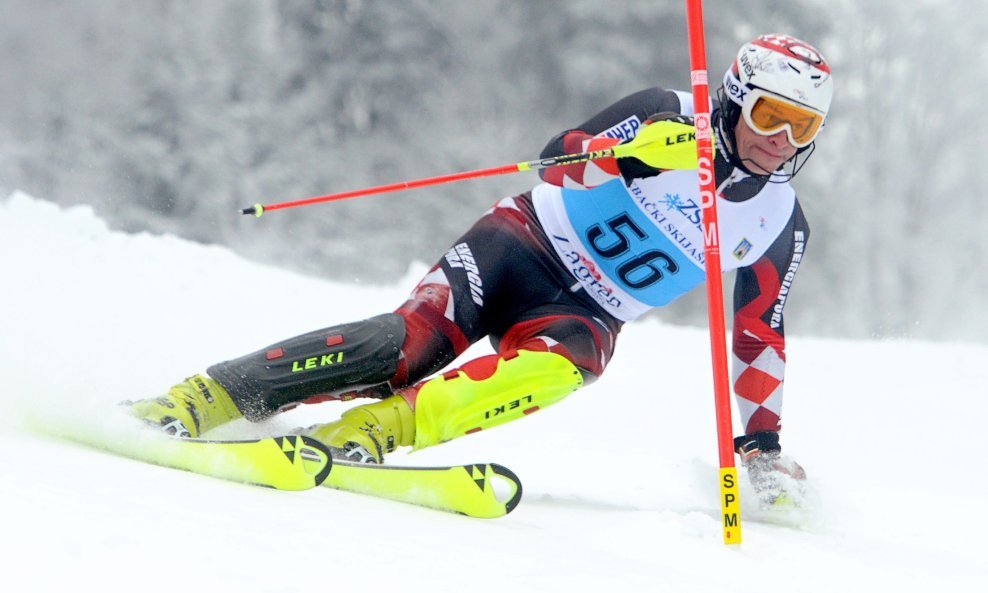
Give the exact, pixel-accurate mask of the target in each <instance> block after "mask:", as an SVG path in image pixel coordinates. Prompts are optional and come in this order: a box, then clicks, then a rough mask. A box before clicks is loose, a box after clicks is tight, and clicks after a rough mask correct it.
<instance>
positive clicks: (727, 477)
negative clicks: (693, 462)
mask: <svg viewBox="0 0 988 593" xmlns="http://www.w3.org/2000/svg"><path fill="white" fill-rule="evenodd" d="M720 510H721V514H722V516H723V517H724V525H723V528H724V543H725V544H740V543H741V509H740V503H739V501H738V471H737V468H735V467H722V468H720Z"/></svg>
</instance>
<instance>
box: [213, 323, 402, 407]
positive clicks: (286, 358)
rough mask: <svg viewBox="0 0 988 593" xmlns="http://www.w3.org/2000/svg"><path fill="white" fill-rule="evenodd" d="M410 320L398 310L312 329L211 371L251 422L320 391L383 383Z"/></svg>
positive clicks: (384, 385) (394, 363)
mask: <svg viewBox="0 0 988 593" xmlns="http://www.w3.org/2000/svg"><path fill="white" fill-rule="evenodd" d="M404 340H405V322H404V320H403V319H402V318H401V317H400V316H399V315H396V314H394V313H387V314H384V315H378V316H377V317H371V318H370V319H367V320H364V321H358V322H355V323H347V324H343V325H337V326H333V327H328V328H326V329H321V330H317V331H314V332H309V333H307V334H303V335H301V336H297V337H294V338H291V339H288V340H285V341H284V342H279V343H277V344H272V345H271V346H268V347H267V348H265V349H263V350H259V351H257V352H254V353H253V354H248V355H247V356H244V357H241V358H238V359H236V360H229V361H226V362H221V363H219V364H215V365H213V366H211V367H209V368H208V369H207V370H206V372H207V373H208V374H209V376H210V377H212V378H213V379H215V380H216V381H218V382H219V383H220V385H222V386H223V387H224V388H225V389H226V390H227V391H228V392H229V393H230V396H231V397H232V398H233V401H234V403H235V404H236V405H237V408H238V409H239V410H240V412H241V413H242V414H243V415H244V417H245V418H247V419H248V420H251V421H257V420H262V419H264V418H267V417H268V416H271V415H272V414H275V413H276V412H277V411H278V410H280V409H281V408H283V407H285V406H288V405H291V404H296V403H298V402H301V401H302V400H304V399H307V398H309V397H313V396H316V395H324V394H333V393H339V392H343V391H351V390H356V389H367V388H374V387H381V388H382V391H385V392H386V393H390V386H388V385H387V381H388V379H389V378H391V376H392V375H394V373H395V370H396V369H397V368H398V359H399V356H400V354H401V346H402V343H403V342H404Z"/></svg>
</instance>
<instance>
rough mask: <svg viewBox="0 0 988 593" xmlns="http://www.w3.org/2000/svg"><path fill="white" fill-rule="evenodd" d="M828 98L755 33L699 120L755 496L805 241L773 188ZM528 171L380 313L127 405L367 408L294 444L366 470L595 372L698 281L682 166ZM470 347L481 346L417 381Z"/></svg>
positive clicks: (626, 117) (193, 410)
mask: <svg viewBox="0 0 988 593" xmlns="http://www.w3.org/2000/svg"><path fill="white" fill-rule="evenodd" d="M832 92H833V82H832V80H831V77H830V69H829V66H828V64H827V62H826V61H825V60H824V58H823V57H822V56H821V54H820V53H819V52H818V51H817V50H816V49H814V48H813V47H812V46H810V45H809V44H807V43H805V42H803V41H800V40H798V39H795V38H793V37H790V36H786V35H762V36H760V37H758V38H756V39H754V40H752V41H750V42H748V43H746V44H744V45H743V46H742V47H741V48H740V50H739V52H738V54H737V57H736V59H735V60H734V62H733V64H732V65H731V67H730V68H729V69H728V70H727V72H726V73H725V75H724V79H723V84H722V86H721V87H720V89H719V92H718V94H717V99H716V101H715V102H714V103H715V104H714V109H713V113H712V118H713V121H714V125H715V131H716V158H715V164H714V169H715V178H716V183H717V188H718V211H719V218H720V244H721V245H723V246H724V248H725V249H724V257H723V258H722V267H723V269H724V271H729V270H737V280H736V286H735V290H734V326H733V353H734V357H733V369H732V376H733V388H734V392H735V395H736V401H737V406H738V409H739V411H740V416H741V419H742V422H743V426H744V432H745V434H744V435H743V436H740V437H738V438H737V439H735V442H734V445H735V448H736V450H737V452H738V453H739V455H740V456H741V461H742V465H743V466H744V467H746V468H747V473H748V475H749V478H750V479H751V482H752V484H753V486H754V487H755V489H756V491H757V492H759V493H760V494H761V495H762V497H763V498H764V499H765V500H766V501H769V502H771V501H773V500H775V499H776V497H778V496H779V495H780V494H782V493H783V492H784V491H785V490H786V489H787V488H791V484H792V483H793V482H792V480H796V481H797V482H796V483H798V481H800V480H803V479H805V473H804V471H803V470H802V468H801V467H800V466H799V465H798V464H796V463H795V462H794V461H792V460H791V459H790V458H788V457H786V456H782V455H781V447H780V445H779V431H780V429H781V420H780V414H781V404H782V385H783V376H784V367H785V360H786V357H785V339H784V330H783V315H782V312H783V308H784V305H785V303H786V299H787V296H788V294H789V290H790V287H791V284H792V280H793V275H794V273H795V272H796V270H797V268H798V267H799V264H800V262H801V260H802V257H803V253H804V251H805V246H806V241H807V239H808V237H809V228H808V226H807V222H806V220H805V218H804V216H803V212H802V209H801V208H800V205H799V202H798V201H797V199H796V196H795V192H794V191H793V189H792V187H791V186H790V185H789V180H790V179H791V178H792V177H793V176H794V175H795V174H796V173H797V172H798V171H799V170H800V168H801V167H802V165H803V164H804V163H805V162H806V159H808V158H809V156H810V154H811V153H812V151H813V149H814V146H815V144H814V140H815V138H816V137H817V134H818V133H819V132H820V130H821V129H822V128H823V125H824V121H825V119H826V116H827V112H828V110H829V108H830V101H831V95H832ZM692 106H693V102H692V97H691V95H690V94H688V93H685V92H681V91H672V90H664V89H661V88H650V89H647V90H644V91H640V92H638V93H635V94H633V95H630V96H628V97H625V98H624V99H621V100H620V101H618V102H617V103H615V104H613V105H611V106H610V107H608V108H606V109H605V110H603V111H602V112H600V113H598V114H597V115H595V116H594V117H592V118H591V119H589V120H588V121H586V122H585V123H584V124H582V125H581V126H579V127H578V128H575V129H571V130H567V131H565V132H562V133H560V134H559V135H557V136H556V137H555V138H553V139H552V140H551V141H550V142H549V144H548V145H547V146H546V148H545V149H544V150H543V152H542V156H543V157H549V156H557V155H561V154H568V153H575V152H583V151H587V150H595V149H599V148H605V147H609V146H613V145H615V144H618V143H621V142H626V141H628V140H630V139H632V138H633V137H634V136H635V135H636V133H637V132H638V131H639V130H640V129H642V127H643V126H647V125H650V124H653V123H655V122H657V121H660V120H664V121H668V120H670V119H672V120H675V121H678V122H687V123H692V120H691V119H690V116H691V115H692V112H693V110H692ZM541 175H542V178H543V181H544V183H541V184H539V185H537V186H536V187H535V188H533V189H532V190H531V191H529V192H526V193H524V194H521V195H518V196H514V197H508V198H504V199H502V200H500V201H499V202H498V203H497V204H496V205H494V206H493V207H492V208H491V209H490V210H488V211H487V212H486V213H485V214H484V215H483V216H482V217H481V218H480V219H479V220H478V221H477V222H476V223H475V224H474V226H473V227H472V228H470V229H469V230H468V231H467V232H466V233H465V234H464V235H463V236H462V237H461V238H460V239H458V240H457V241H456V242H455V243H454V244H453V247H452V248H450V249H449V251H447V252H446V253H445V254H444V255H443V257H442V258H441V259H440V260H439V262H438V263H437V264H436V265H435V266H434V267H433V268H432V269H431V270H430V271H429V273H428V274H426V276H425V277H424V278H423V279H422V280H421V281H420V282H419V284H418V285H417V286H416V287H415V288H414V290H413V291H412V293H411V296H410V297H409V299H408V300H407V301H406V302H405V303H404V304H402V305H401V306H400V307H398V309H397V310H395V311H394V312H392V313H386V314H383V315H379V316H376V317H372V318H370V319H367V320H364V321H359V322H355V323H348V324H343V325H337V326H333V327H328V328H325V329H320V330H318V331H314V332H311V333H307V334H304V335H300V336H297V337H294V338H291V339H288V340H285V341H283V342H280V343H277V344H273V345H271V346H269V347H267V348H264V349H262V350H259V351H257V352H254V353H252V354H248V355H246V356H243V357H241V358H237V359H235V360H230V361H226V362H221V363H219V364H215V365H213V366H211V367H209V368H208V369H207V371H206V374H205V375H201V374H200V375H195V376H193V377H191V378H189V379H186V380H185V381H183V382H181V383H178V384H177V385H175V386H173V387H172V388H171V389H170V390H169V391H168V392H167V393H166V394H165V395H164V396H161V397H158V398H152V399H146V400H140V401H137V402H133V403H131V402H128V403H129V404H130V409H131V411H132V412H133V413H134V414H135V415H136V416H138V417H139V418H141V419H142V420H144V421H145V422H148V423H150V424H153V425H155V426H158V427H160V428H161V429H162V430H164V431H166V432H168V433H170V434H173V435H178V436H186V437H198V436H200V435H201V434H203V433H205V432H207V431H209V430H211V429H213V428H215V427H217V426H219V425H221V424H223V423H225V422H228V421H230V420H233V419H236V418H239V417H241V416H243V417H246V418H247V419H248V420H251V421H258V420H263V419H265V418H268V417H270V416H272V415H274V414H276V413H278V412H279V411H283V410H286V409H288V408H291V407H294V406H296V405H298V404H300V403H314V402H319V401H326V400H350V399H353V398H356V397H369V398H376V399H378V400H379V401H375V402H373V403H369V404H366V405H361V406H357V407H353V408H351V409H349V410H347V411H346V412H344V413H343V415H342V417H341V418H340V419H339V420H337V421H335V422H330V423H328V424H321V425H316V426H312V427H309V428H308V429H304V431H303V432H304V434H307V435H308V436H311V437H313V438H315V439H318V440H320V441H321V442H323V443H324V444H326V445H327V446H328V447H329V448H330V450H331V451H332V452H333V455H334V456H335V457H339V458H342V459H348V460H356V461H362V462H370V463H381V462H382V461H383V459H384V454H385V453H388V452H391V451H393V450H395V448H396V447H398V446H412V447H415V448H423V447H428V446H431V445H436V444H438V443H442V442H445V441H448V440H450V439H454V438H456V437H459V436H462V435H465V434H469V433H472V432H476V431H479V430H482V429H488V428H491V427H493V426H497V425H499V424H502V423H504V422H508V421H511V420H515V419H517V418H521V417H522V416H525V415H528V414H531V413H532V412H534V411H536V410H540V409H542V408H545V407H546V406H548V405H550V404H553V403H555V402H557V401H559V400H561V399H562V398H564V397H566V395H568V394H569V393H571V392H572V391H574V390H576V389H578V388H579V387H581V386H582V385H585V384H588V383H590V382H592V381H594V380H596V379H597V378H598V377H600V375H601V374H602V373H603V371H604V369H605V367H606V366H607V364H608V362H609V361H610V359H611V355H612V354H613V351H614V346H615V340H616V338H617V335H618V332H619V331H620V330H621V327H622V325H623V324H624V323H625V322H628V321H631V320H633V319H635V318H637V317H639V316H640V315H641V314H643V313H644V312H646V311H648V310H649V309H651V308H653V307H657V306H661V305H664V304H666V303H668V302H670V301H672V300H674V299H676V298H678V297H679V296H681V295H682V294H684V293H686V292H687V291H689V290H690V289H692V288H694V287H695V286H697V285H698V284H701V283H702V282H703V281H704V276H705V274H704V267H703V266H704V255H703V235H702V230H701V225H700V222H701V221H700V206H699V203H700V199H699V196H698V194H699V192H698V183H697V173H696V172H695V171H689V170H687V171H674V170H669V171H663V170H658V169H654V168H651V167H649V166H648V165H646V164H645V163H643V162H641V161H638V160H636V159H632V158H622V159H617V160H615V159H610V160H607V159H604V160H598V161H595V162H589V163H581V164H573V165H567V166H563V167H557V168H553V169H547V170H545V171H543V172H542V174H541ZM483 337H489V339H490V340H491V343H492V345H493V346H494V349H495V351H496V354H490V355H486V356H481V357H479V358H476V359H473V360H470V361H469V362H467V363H465V364H464V365H463V366H461V367H459V368H456V369H452V370H446V371H445V372H442V373H441V374H438V375H434V373H436V372H438V371H440V370H442V369H443V368H444V367H446V366H447V365H449V363H451V362H452V361H453V360H454V359H455V358H456V357H457V356H458V355H459V354H461V353H462V352H464V350H466V349H467V347H468V346H470V345H471V344H473V343H474V342H476V341H478V340H480V339H481V338H483ZM433 375H434V376H433ZM787 485H788V486H787Z"/></svg>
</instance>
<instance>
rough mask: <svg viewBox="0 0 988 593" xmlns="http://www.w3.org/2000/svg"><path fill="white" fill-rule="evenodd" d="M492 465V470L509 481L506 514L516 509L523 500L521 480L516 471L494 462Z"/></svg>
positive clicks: (505, 505) (505, 506) (505, 504)
mask: <svg viewBox="0 0 988 593" xmlns="http://www.w3.org/2000/svg"><path fill="white" fill-rule="evenodd" d="M490 466H491V471H493V472H494V474H495V475H498V476H501V478H503V479H504V480H505V481H507V482H508V487H509V494H508V500H507V501H506V502H505V503H504V514H505V515H507V514H508V513H510V512H511V511H513V510H515V507H517V506H518V503H519V502H521V492H522V488H521V480H520V479H519V478H518V475H517V474H515V472H513V471H511V470H510V469H508V468H506V467H504V466H503V465H498V464H496V463H492V464H490Z"/></svg>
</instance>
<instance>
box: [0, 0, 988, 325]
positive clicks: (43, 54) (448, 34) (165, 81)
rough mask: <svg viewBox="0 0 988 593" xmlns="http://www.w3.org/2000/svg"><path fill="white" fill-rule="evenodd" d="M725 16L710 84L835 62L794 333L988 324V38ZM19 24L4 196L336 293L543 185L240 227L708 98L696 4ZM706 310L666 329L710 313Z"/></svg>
mask: <svg viewBox="0 0 988 593" xmlns="http://www.w3.org/2000/svg"><path fill="white" fill-rule="evenodd" d="M706 10H707V15H706V19H705V21H706V26H707V41H708V63H709V65H710V69H711V80H712V81H713V82H716V81H718V80H719V79H720V73H721V69H722V68H724V67H725V65H726V64H727V63H728V61H729V60H730V59H731V58H732V57H733V53H734V51H735V50H736V48H737V45H738V44H739V43H740V42H741V41H743V40H745V39H747V38H750V37H752V36H754V35H756V34H758V33H761V32H767V31H786V32H792V33H794V34H796V35H799V36H801V37H803V38H806V39H808V40H811V41H813V42H815V44H816V45H817V46H818V47H820V49H821V50H822V51H823V52H824V53H825V54H826V55H827V56H828V57H829V58H830V60H831V62H832V64H833V67H834V72H835V78H836V96H835V102H834V110H833V115H832V117H831V121H830V122H829V124H828V128H827V130H826V131H825V132H824V133H823V135H822V137H821V143H820V145H819V149H818V152H817V155H816V156H814V157H813V160H812V161H811V162H810V165H809V166H808V167H807V168H806V170H805V171H804V172H803V173H801V174H800V177H798V178H797V180H796V182H795V186H796V188H797V191H798V192H799V194H800V196H801V197H802V201H803V204H804V208H805V209H806V212H807V215H808V217H809V219H810V223H811V225H812V227H813V230H814V234H813V237H812V239H811V241H810V245H809V255H810V257H808V259H807V264H806V266H805V267H804V269H803V271H802V272H801V273H800V278H799V279H798V280H797V282H796V287H795V291H794V296H793V300H794V304H793V306H792V307H790V308H789V311H788V312H789V314H790V320H791V321H790V324H789V327H790V328H791V330H792V331H796V332H806V331H810V329H811V328H812V330H813V331H817V332H821V331H823V332H827V333H832V334H833V333H850V334H852V335H873V334H879V335H884V334H895V335H906V334H914V335H919V336H928V337H950V336H953V337H967V338H975V339H978V338H979V337H980V336H983V335H985V334H986V333H988V319H986V318H985V317H977V318H976V317H975V315H977V314H979V313H980V309H981V308H983V306H980V307H979V304H980V303H979V302H978V301H979V300H981V299H982V298H983V295H984V294H986V292H988V290H986V289H988V286H986V284H988V272H986V270H985V265H986V264H985V263H984V258H983V254H984V253H986V252H988V238H986V236H984V234H983V233H982V232H981V229H983V228H985V225H986V223H988V212H986V210H988V206H986V205H985V204H984V200H983V199H982V198H981V197H980V191H981V190H980V188H981V187H983V186H984V185H985V179H984V177H985V175H988V171H986V170H985V168H984V167H980V166H979V164H978V150H977V141H978V140H979V139H980V138H981V137H984V135H985V129H984V128H985V126H986V125H988V119H986V118H985V117H984V115H983V114H982V111H983V110H982V109H981V108H980V105H979V100H978V93H977V92H974V89H979V88H984V87H985V86H986V81H985V80H984V78H985V76H986V74H985V70H984V69H983V68H979V67H973V66H972V63H973V62H974V61H975V60H976V59H977V58H979V57H984V56H985V55H986V46H985V42H984V41H979V36H978V35H977V33H978V28H979V26H981V25H983V23H979V22H978V19H977V18H973V17H971V16H970V15H967V14H966V13H965V7H964V6H962V5H957V6H955V5H952V4H949V3H948V4H943V3H939V2H933V1H932V0H927V1H924V2H919V3H909V4H908V6H898V5H897V4H895V3H861V2H853V1H851V0H845V1H840V2H834V1H832V0H828V1H827V2H823V1H822V0H801V1H796V2H793V1H791V0H789V1H782V0H769V1H765V2H757V3H735V2H710V3H707V5H706ZM4 13H5V18H4V19H2V20H0V52H2V55H3V56H4V58H5V59H4V68H3V69H0V84H2V85H3V93H2V94H0V190H3V191H4V192H7V191H9V190H12V189H15V188H22V189H25V190H27V191H29V192H31V193H33V194H35V195H38V196H42V197H46V198H48V199H52V200H55V201H58V202H61V203H77V202H87V203H92V204H94V205H96V206H97V207H98V209H99V210H100V211H101V214H102V215H103V216H105V217H107V218H109V219H111V220H112V221H113V222H114V224H115V225H117V226H119V227H123V228H127V229H144V228H147V229H151V230H155V231H159V232H173V233H177V234H180V235H183V236H186V237H191V238H195V239H199V240H203V241H215V242H220V243H224V244H228V245H230V246H232V247H234V248H236V249H238V250H239V251H241V252H244V253H245V254H247V255H250V256H252V257H254V258H258V259H264V260H267V261H272V262H277V263H278V264H279V265H284V266H287V267H292V268H295V269H300V270H303V271H307V272H310V273H317V274H320V275H325V276H329V277H333V278H337V279H341V280H354V279H357V280H362V281H378V280H380V281H385V280H390V279H391V278H393V277H394V276H395V275H396V274H400V273H402V272H404V270H405V268H406V266H407V264H408V263H409V261H411V260H412V259H419V260H422V261H425V262H431V261H432V260H433V259H434V258H435V257H436V256H437V255H438V254H439V253H441V252H442V251H443V250H444V249H446V248H447V247H448V245H449V244H451V243H452V241H453V240H455V238H456V237H457V235H458V234H459V233H460V232H461V231H462V230H464V229H465V227H466V225H468V224H469V223H470V222H471V221H472V220H473V219H475V218H476V216H477V215H479V214H480V213H481V212H483V210H485V209H486V208H487V207H488V206H489V205H490V204H492V203H493V202H494V201H496V200H497V199H498V198H500V197H502V196H504V195H508V194H512V193H516V192H520V191H523V190H525V189H527V188H528V187H530V186H531V184H532V183H534V182H535V177H534V176H533V175H517V176H514V177H502V178H497V179H490V180H481V181H474V182H469V183H462V184H457V185H453V186H446V187H440V188H432V189H427V190H416V191H412V192H407V193H406V194H403V195H400V196H399V195H395V196H380V197H375V198H368V199H365V200H359V201H356V202H352V203H339V204H334V205H332V206H317V207H314V208H313V209H311V210H308V211H299V212H284V213H278V214H277V215H273V216H270V217H269V218H266V219H265V220H263V221H256V220H253V219H248V218H246V217H239V216H238V215H237V214H236V210H237V209H238V208H241V207H244V206H247V205H250V204H252V203H255V202H270V201H281V200H288V199H296V198H301V197H306V196H309V195H315V194H322V193H329V192H334V191H342V190H346V189H352V188H355V187H361V186H365V185H371V184H381V183H388V182H394V181H399V180H402V179H409V178H415V177H424V176H431V175H437V174H442V173H449V172H453V171H458V170H464V169H473V168H478V167H483V166H491V165H497V164H503V163H509V162H516V161H520V160H524V159H528V158H533V157H535V156H537V154H538V152H539V150H541V148H542V146H543V144H544V143H545V142H546V141H547V140H548V138H549V137H550V136H552V135H553V134H555V133H556V132H558V131H560V130H562V129H563V128H565V127H567V126H572V125H575V124H576V123H578V122H580V121H582V120H583V119H585V118H586V117H587V116H589V115H591V114H592V113H594V112H595V111H596V110H599V109H601V108H603V107H604V106H606V105H607V104H608V103H609V102H611V101H613V100H615V99H617V98H619V97H621V96H623V95H624V94H627V93H630V92H633V91H636V90H639V89H641V88H644V87H646V86H648V85H652V84H659V85H663V86H667V87H673V88H687V87H688V82H689V81H688V76H687V56H686V50H685V33H684V25H683V23H684V19H683V15H682V6H681V5H680V4H677V3H656V2H651V1H647V0H634V1H632V0H628V1H625V2H620V3H600V2H593V1H590V0H573V1H571V2H516V1H511V0H485V1H484V2H462V1H460V0H404V1H401V2H398V1H394V2H386V1H383V0H382V1H375V2H372V1H357V0H319V1H311V2H287V1H283V0H251V1H249V2H245V1H237V0H216V1H214V2H207V3H202V2H191V1H185V0H182V1H175V2H167V3H162V2H157V3H155V2H152V3H133V2H125V1H123V0H97V1H92V2H86V3H54V2H37V1H36V0H6V1H5V3H4ZM891 23H904V25H902V26H896V27H893V26H892V25H891ZM917 72H921V73H922V76H921V77H919V76H917ZM851 213H853V214H854V215H855V216H856V218H855V219H853V220H854V221H855V222H854V223H853V224H851V225H850V226H849V218H848V215H849V214H851ZM857 220H862V221H867V223H865V222H862V223H858V222H856V221H857ZM855 225H856V226H855ZM700 299H702V294H698V295H697V296H696V297H695V298H694V299H693V302H686V303H682V304H678V305H677V306H675V307H673V308H672V309H670V310H668V311H665V312H663V313H661V314H662V315H663V316H665V317H667V318H670V319H675V320H681V321H689V320H697V321H699V320H702V319H703V317H704V311H703V307H702V306H697V301H699V300H700ZM917 324H918V325H917ZM981 339H983V338H981Z"/></svg>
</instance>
